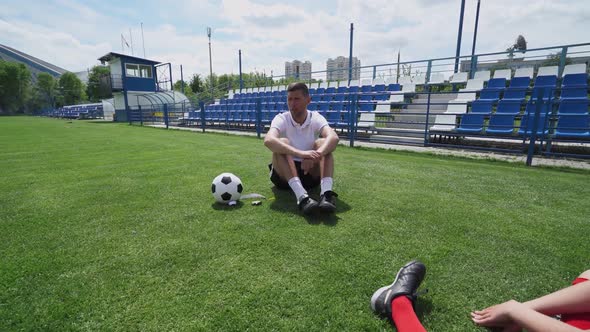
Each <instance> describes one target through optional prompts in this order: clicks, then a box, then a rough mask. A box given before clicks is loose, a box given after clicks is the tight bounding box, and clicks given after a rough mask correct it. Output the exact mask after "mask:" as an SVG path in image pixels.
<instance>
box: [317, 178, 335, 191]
mask: <svg viewBox="0 0 590 332" xmlns="http://www.w3.org/2000/svg"><path fill="white" fill-rule="evenodd" d="M333 183H334V180H333V179H332V178H330V177H325V178H322V181H321V182H320V188H321V189H322V191H321V192H320V195H323V194H324V193H325V192H326V191H329V190H332V185H333Z"/></svg>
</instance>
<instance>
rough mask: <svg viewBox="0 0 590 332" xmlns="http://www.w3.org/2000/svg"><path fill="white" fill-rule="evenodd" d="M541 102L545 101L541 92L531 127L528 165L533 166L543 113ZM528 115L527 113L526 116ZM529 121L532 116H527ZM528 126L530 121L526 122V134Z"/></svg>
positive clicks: (527, 157)
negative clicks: (541, 114) (540, 118)
mask: <svg viewBox="0 0 590 332" xmlns="http://www.w3.org/2000/svg"><path fill="white" fill-rule="evenodd" d="M541 103H543V94H542V93H541V94H540V95H538V96H537V104H536V105H535V115H534V116H533V127H532V128H531V138H530V142H529V150H528V153H527V156H526V165H527V166H531V165H532V164H533V154H534V153H535V141H536V139H537V129H538V123H537V122H538V121H539V116H540V113H541V107H542V105H541ZM526 116H527V115H526V114H525V117H526ZM526 119H527V121H528V120H529V119H530V117H527V118H526ZM527 128H528V123H527V124H525V126H524V134H525V135H526V134H527V133H526V130H527Z"/></svg>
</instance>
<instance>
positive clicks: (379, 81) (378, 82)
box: [373, 77, 385, 86]
mask: <svg viewBox="0 0 590 332" xmlns="http://www.w3.org/2000/svg"><path fill="white" fill-rule="evenodd" d="M373 85H374V86H378V85H383V86H385V80H384V79H383V78H381V77H376V78H375V79H374V80H373Z"/></svg>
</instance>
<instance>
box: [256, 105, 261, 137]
mask: <svg viewBox="0 0 590 332" xmlns="http://www.w3.org/2000/svg"><path fill="white" fill-rule="evenodd" d="M261 107H262V104H261V103H260V97H257V98H256V137H258V138H260V132H261V131H262V129H261V128H260V127H261V123H260V122H261V121H262V117H261V112H262V109H261Z"/></svg>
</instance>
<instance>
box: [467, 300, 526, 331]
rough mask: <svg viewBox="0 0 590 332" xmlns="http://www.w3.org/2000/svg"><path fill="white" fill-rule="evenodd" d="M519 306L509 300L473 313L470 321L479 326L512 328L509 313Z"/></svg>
mask: <svg viewBox="0 0 590 332" xmlns="http://www.w3.org/2000/svg"><path fill="white" fill-rule="evenodd" d="M519 306H522V304H520V303H518V302H516V301H514V300H510V301H508V302H504V303H501V304H497V305H495V306H491V307H489V308H486V309H483V310H479V311H474V312H472V313H471V319H472V320H473V322H474V323H475V324H477V325H479V326H486V327H504V328H507V327H512V326H513V325H514V324H513V321H512V318H511V317H510V313H511V312H512V311H514V310H516V308H518V307H519Z"/></svg>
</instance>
